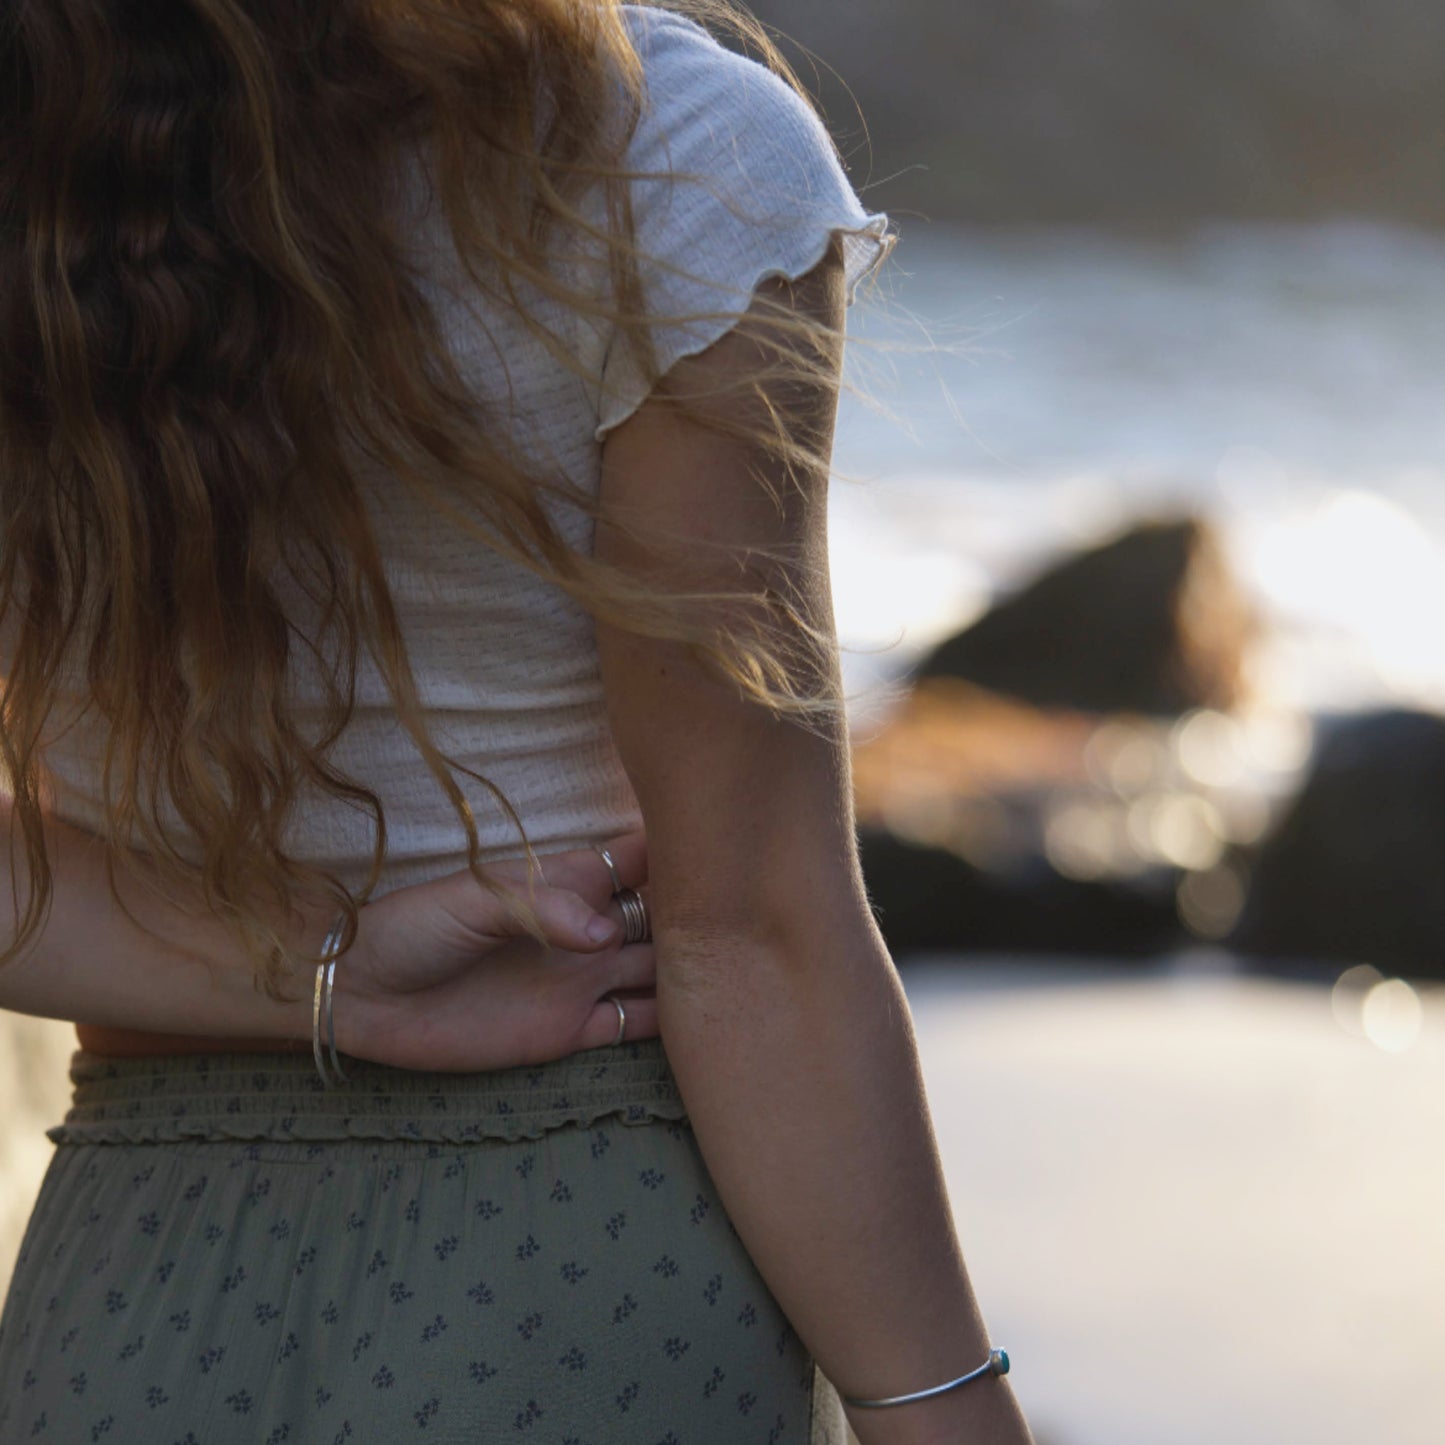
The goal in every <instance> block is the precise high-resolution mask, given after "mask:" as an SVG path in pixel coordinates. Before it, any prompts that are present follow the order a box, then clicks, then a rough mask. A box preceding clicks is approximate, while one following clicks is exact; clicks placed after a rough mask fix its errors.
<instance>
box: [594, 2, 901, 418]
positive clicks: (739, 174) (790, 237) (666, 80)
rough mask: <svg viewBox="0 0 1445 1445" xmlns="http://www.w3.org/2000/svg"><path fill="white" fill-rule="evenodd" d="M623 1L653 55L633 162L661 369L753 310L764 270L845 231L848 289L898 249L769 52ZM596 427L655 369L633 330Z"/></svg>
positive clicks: (622, 343) (613, 355)
mask: <svg viewBox="0 0 1445 1445" xmlns="http://www.w3.org/2000/svg"><path fill="white" fill-rule="evenodd" d="M622 9H623V13H624V15H625V17H626V19H627V23H628V26H629V29H630V31H631V34H632V38H633V43H634V44H635V45H636V47H637V51H638V54H639V56H640V58H641V61H642V69H643V83H644V96H643V110H642V114H641V116H640V118H639V120H638V124H637V128H636V130H635V132H634V134H633V137H632V141H631V144H630V146H629V149H628V152H627V157H626V162H625V163H626V165H627V167H628V169H629V170H631V171H634V172H644V173H648V174H647V175H646V177H645V178H639V179H635V180H633V181H632V182H631V183H630V197H631V203H632V212H633V224H634V227H635V237H636V241H637V245H638V247H639V249H640V251H641V252H642V256H641V258H640V260H639V271H640V278H641V282H642V288H643V296H644V304H645V305H646V308H647V312H648V314H649V315H653V316H657V317H659V318H666V317H669V316H678V315H687V314H689V313H706V315H705V316H704V317H699V318H698V319H694V320H691V321H686V322H668V321H665V320H662V321H659V322H658V323H657V324H656V325H654V326H653V327H652V329H651V335H652V341H653V346H654V350H655V354H656V360H657V365H658V374H659V375H661V374H663V373H665V372H666V371H667V370H668V368H669V367H670V366H672V364H673V363H674V362H676V361H678V360H680V359H681V358H682V357H684V356H689V355H693V354H695V353H696V352H699V351H702V350H704V349H705V348H706V347H708V346H710V345H711V344H712V343H713V342H714V341H716V340H718V339H719V338H720V337H721V336H723V335H724V334H725V333H726V332H727V331H728V330H730V329H731V328H732V326H733V325H734V324H736V322H737V320H738V318H739V317H740V316H742V315H743V314H744V312H746V310H747V309H748V305H749V302H750V300H751V298H752V295H753V292H754V290H755V289H756V287H757V286H758V284H759V283H760V282H761V281H763V280H765V279H766V278H768V277H771V276H784V277H787V278H789V279H796V278H798V277H800V276H803V275H806V274H807V272H809V271H811V270H812V269H813V267H814V266H816V265H817V264H818V262H819V261H821V260H822V259H823V257H824V256H825V255H826V254H827V251H828V247H829V245H830V243H831V240H832V237H833V235H834V233H835V232H838V233H840V234H841V238H842V248H843V265H844V272H845V279H846V292H847V299H848V303H849V304H850V305H851V304H852V302H853V299H854V294H855V292H856V290H857V287H858V284H859V282H860V281H861V280H862V279H863V278H864V277H865V276H866V275H868V274H869V273H870V272H871V271H873V270H874V269H875V268H876V267H877V266H878V264H879V263H880V262H881V261H882V259H883V257H884V256H885V255H886V254H887V253H888V251H889V250H890V249H891V246H892V243H893V240H894V237H893V235H892V234H891V232H890V223H889V219H888V217H887V216H886V215H885V214H883V213H882V212H870V211H868V210H867V209H865V207H864V206H863V204H862V202H861V201H860V200H859V198H858V195H857V193H856V192H855V191H854V189H853V186H852V184H851V183H850V181H849V180H848V177H847V175H846V174H845V173H844V170H843V167H842V164H841V162H840V161H839V158H838V153H837V150H836V148H835V147H834V145H833V142H832V139H831V138H830V137H829V135H828V132H827V130H826V129H825V128H824V126H823V123H822V121H821V120H820V119H819V118H818V116H817V114H816V112H815V111H814V110H813V108H812V107H811V106H810V105H809V104H808V102H807V101H806V100H805V99H804V98H803V97H801V96H800V95H798V94H797V93H796V92H795V91H794V90H793V89H792V87H791V86H789V85H788V84H787V83H786V82H785V81H783V80H782V79H781V78H780V77H778V76H776V75H774V74H773V73H772V71H770V70H769V69H767V67H766V66H764V65H761V64H759V63H758V62H757V61H755V60H751V59H749V58H748V57H746V56H743V55H739V54H737V53H735V52H733V51H731V50H728V49H726V48H725V47H724V46H722V45H720V44H718V42H717V41H716V40H714V39H713V38H712V36H711V35H709V34H708V32H707V31H706V30H704V29H703V28H702V27H701V26H700V25H698V24H696V23H695V22H693V21H691V20H689V19H686V18H685V17H683V16H680V15H676V14H673V13H672V12H669V11H666V10H659V9H651V8H648V7H646V6H624V7H622ZM600 381H601V386H600V391H599V395H598V407H597V417H598V425H597V431H596V436H597V439H598V440H599V441H600V440H601V439H602V438H603V437H604V436H605V435H606V434H607V432H608V431H610V430H611V429H612V428H613V427H615V426H618V425H619V424H620V423H621V422H623V421H625V420H626V419H627V418H628V417H629V416H630V415H631V414H632V413H633V412H634V411H636V409H637V408H638V406H640V405H641V404H642V402H643V401H644V400H645V399H646V396H647V392H648V390H649V382H648V379H647V376H646V374H645V372H644V369H643V367H642V365H641V364H640V362H639V360H638V359H637V358H636V357H635V356H634V355H633V354H632V348H631V347H630V346H629V345H627V343H626V337H625V335H624V334H622V333H617V334H616V335H614V337H613V338H612V339H611V341H610V342H609V343H608V344H607V345H606V347H605V352H604V355H603V359H602V366H601V378H600Z"/></svg>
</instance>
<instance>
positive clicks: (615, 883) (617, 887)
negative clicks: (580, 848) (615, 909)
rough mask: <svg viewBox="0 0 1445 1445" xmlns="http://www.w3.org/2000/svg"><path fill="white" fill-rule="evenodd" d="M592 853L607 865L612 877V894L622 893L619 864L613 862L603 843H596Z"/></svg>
mask: <svg viewBox="0 0 1445 1445" xmlns="http://www.w3.org/2000/svg"><path fill="white" fill-rule="evenodd" d="M592 851H593V852H594V853H596V854H597V856H598V857H599V858H600V859H601V860H602V861H603V862H604V863H605V864H606V865H607V871H608V872H609V873H610V874H611V875H612V892H613V895H614V896H615V895H617V894H618V893H621V892H622V879H621V878H620V877H619V876H618V872H617V864H615V863H614V862H613V861H612V854H611V853H609V852H608V851H607V849H606V848H604V847H603V846H602V844H601V843H594V844H593V845H592Z"/></svg>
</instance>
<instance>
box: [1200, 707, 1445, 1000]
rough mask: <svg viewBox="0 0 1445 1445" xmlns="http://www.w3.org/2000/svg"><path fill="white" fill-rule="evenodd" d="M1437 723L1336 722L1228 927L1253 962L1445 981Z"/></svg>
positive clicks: (1443, 831) (1441, 728)
mask: <svg viewBox="0 0 1445 1445" xmlns="http://www.w3.org/2000/svg"><path fill="white" fill-rule="evenodd" d="M1442 880H1445V718H1442V717H1439V716H1436V715H1435V714H1433V713H1424V712H1413V711H1408V710H1405V709H1392V710H1389V711H1385V712H1373V713H1367V714H1363V715H1361V716H1358V717H1349V718H1344V719H1337V720H1336V721H1335V722H1334V723H1333V725H1332V726H1331V727H1330V728H1329V729H1328V730H1327V731H1326V733H1325V735H1324V737H1323V739H1322V742H1321V745H1320V747H1319V750H1318V753H1317V756H1316V759H1315V762H1314V764H1313V766H1312V767H1311V769H1310V774H1309V777H1308V778H1307V780H1306V782H1305V785H1304V787H1303V788H1302V789H1301V790H1300V794H1299V796H1298V797H1297V798H1296V799H1295V801H1294V803H1293V805H1292V807H1291V808H1290V809H1289V810H1288V811H1287V812H1286V813H1285V815H1284V816H1283V818H1282V819H1281V821H1280V824H1279V826H1278V827H1277V828H1276V829H1275V830H1274V831H1273V832H1272V833H1271V835H1270V836H1269V837H1268V838H1266V839H1265V840H1264V842H1263V844H1262V845H1261V847H1260V850H1259V853H1258V856H1257V858H1256V860H1255V863H1254V870H1253V879H1252V881H1251V885H1250V889H1249V893H1248V895H1247V897H1246V900H1245V905H1244V909H1243V911H1242V913H1241V915H1240V918H1239V921H1238V923H1237V924H1236V926H1235V928H1234V931H1233V932H1232V933H1231V934H1230V935H1229V937H1228V938H1227V939H1225V940H1224V942H1225V943H1226V944H1227V945H1228V946H1229V947H1230V948H1232V949H1234V950H1236V951H1237V952H1239V953H1242V954H1245V955H1250V956H1255V957H1260V958H1281V959H1300V958H1307V957H1313V958H1331V959H1339V960H1342V961H1346V960H1347V961H1350V962H1360V963H1371V964H1374V965H1375V967H1376V968H1379V969H1381V970H1382V971H1384V972H1386V973H1390V972H1394V973H1405V974H1411V975H1415V976H1425V977H1432V978H1445V884H1442Z"/></svg>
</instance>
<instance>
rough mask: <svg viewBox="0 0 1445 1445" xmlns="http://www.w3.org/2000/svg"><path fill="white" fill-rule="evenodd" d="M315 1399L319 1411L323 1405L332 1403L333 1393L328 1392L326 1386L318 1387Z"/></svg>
mask: <svg viewBox="0 0 1445 1445" xmlns="http://www.w3.org/2000/svg"><path fill="white" fill-rule="evenodd" d="M315 1398H316V1408H317V1409H318V1410H319V1409H320V1408H321V1407H322V1406H323V1405H326V1404H329V1403H330V1401H331V1391H330V1390H328V1389H327V1388H326V1386H325V1385H318V1386H317V1387H316V1397H315Z"/></svg>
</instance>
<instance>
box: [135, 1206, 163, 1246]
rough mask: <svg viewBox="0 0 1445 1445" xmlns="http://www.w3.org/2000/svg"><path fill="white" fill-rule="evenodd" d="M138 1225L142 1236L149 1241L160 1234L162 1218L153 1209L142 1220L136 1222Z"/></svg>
mask: <svg viewBox="0 0 1445 1445" xmlns="http://www.w3.org/2000/svg"><path fill="white" fill-rule="evenodd" d="M136 1224H137V1226H138V1227H139V1228H140V1232H141V1233H142V1234H144V1235H145V1236H146V1237H147V1238H149V1239H154V1238H155V1236H156V1235H157V1234H159V1233H160V1228H161V1217H160V1215H159V1214H157V1213H156V1212H155V1210H154V1209H151V1210H148V1211H147V1212H146V1213H145V1214H142V1215H141V1216H140V1218H139V1219H137V1220H136Z"/></svg>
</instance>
